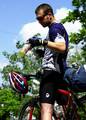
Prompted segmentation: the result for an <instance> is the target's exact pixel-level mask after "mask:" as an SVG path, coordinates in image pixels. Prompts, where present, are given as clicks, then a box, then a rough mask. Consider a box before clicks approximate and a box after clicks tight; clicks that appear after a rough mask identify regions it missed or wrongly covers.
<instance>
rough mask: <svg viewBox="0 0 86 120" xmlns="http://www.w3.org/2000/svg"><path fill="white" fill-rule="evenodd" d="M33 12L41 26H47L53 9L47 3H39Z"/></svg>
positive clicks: (50, 21)
mask: <svg viewBox="0 0 86 120" xmlns="http://www.w3.org/2000/svg"><path fill="white" fill-rule="evenodd" d="M35 14H36V19H37V20H38V21H39V23H40V24H41V25H42V26H43V27H47V26H49V25H50V24H51V23H52V21H53V19H54V14H53V9H52V7H51V6H50V5H49V4H45V3H44V4H41V5H39V6H38V7H37V8H36V10H35Z"/></svg>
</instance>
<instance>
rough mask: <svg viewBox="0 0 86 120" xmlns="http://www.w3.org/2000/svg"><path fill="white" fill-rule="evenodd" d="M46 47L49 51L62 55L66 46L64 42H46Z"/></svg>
mask: <svg viewBox="0 0 86 120" xmlns="http://www.w3.org/2000/svg"><path fill="white" fill-rule="evenodd" d="M47 47H48V48H50V49H53V50H55V51H57V52H61V53H63V52H64V51H65V50H66V44H65V42H51V41H48V43H47Z"/></svg>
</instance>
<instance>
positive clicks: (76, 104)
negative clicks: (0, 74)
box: [18, 74, 86, 120]
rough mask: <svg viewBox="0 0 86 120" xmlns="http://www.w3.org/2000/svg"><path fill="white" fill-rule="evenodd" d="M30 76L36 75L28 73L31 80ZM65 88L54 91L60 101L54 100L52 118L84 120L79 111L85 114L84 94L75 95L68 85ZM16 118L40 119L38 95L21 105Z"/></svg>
mask: <svg viewBox="0 0 86 120" xmlns="http://www.w3.org/2000/svg"><path fill="white" fill-rule="evenodd" d="M31 78H37V76H36V75H30V74H29V75H28V80H31ZM66 88H67V89H62V88H61V89H57V91H56V94H59V101H60V102H57V101H58V100H56V101H55V104H54V109H53V115H52V120H85V119H86V118H85V117H83V118H82V117H81V115H80V111H82V112H83V114H84V115H85V113H86V95H83V96H81V95H77V93H75V92H74V91H72V90H71V89H70V87H69V86H67V87H66ZM81 94H82V93H81ZM63 98H64V99H63ZM64 101H65V102H64ZM18 120H40V96H39V95H37V96H35V97H34V96H33V97H32V99H31V100H30V101H28V102H26V103H25V104H24V105H23V107H22V108H21V110H20V114H19V118H18Z"/></svg>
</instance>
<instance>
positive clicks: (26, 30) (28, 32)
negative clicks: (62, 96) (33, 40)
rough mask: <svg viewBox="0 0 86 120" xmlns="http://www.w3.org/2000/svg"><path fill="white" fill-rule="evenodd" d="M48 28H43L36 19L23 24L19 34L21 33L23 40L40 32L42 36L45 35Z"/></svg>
mask: <svg viewBox="0 0 86 120" xmlns="http://www.w3.org/2000/svg"><path fill="white" fill-rule="evenodd" d="M47 31H48V28H43V27H42V26H41V25H40V24H39V23H38V22H37V21H36V22H32V23H27V24H25V25H24V26H23V27H22V29H21V31H20V34H21V35H22V38H23V39H24V40H27V39H28V38H30V37H32V36H33V35H35V34H37V33H40V34H41V36H42V37H44V36H46V35H47Z"/></svg>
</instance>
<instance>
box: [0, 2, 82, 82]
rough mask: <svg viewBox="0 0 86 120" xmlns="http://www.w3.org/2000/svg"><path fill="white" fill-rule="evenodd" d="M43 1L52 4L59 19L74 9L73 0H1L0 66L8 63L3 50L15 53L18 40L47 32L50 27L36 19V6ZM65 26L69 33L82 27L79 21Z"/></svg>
mask: <svg viewBox="0 0 86 120" xmlns="http://www.w3.org/2000/svg"><path fill="white" fill-rule="evenodd" d="M41 3H48V4H50V5H51V6H52V8H53V10H54V14H55V17H56V18H57V19H58V20H59V21H60V19H62V18H64V17H65V16H66V15H67V14H68V11H69V10H73V9H74V8H73V7H72V0H0V68H2V67H3V66H5V65H7V64H8V62H7V60H6V59H5V58H4V57H3V56H2V52H3V51H7V52H9V53H13V52H15V51H17V49H16V42H17V41H18V40H26V39H27V38H29V37H31V36H33V35H34V34H35V33H36V32H41V34H42V36H44V35H45V34H46V33H47V30H48V29H47V28H46V29H44V28H42V26H41V25H39V24H38V22H37V21H36V19H35V13H34V11H35V8H36V7H37V6H38V5H39V4H41ZM64 26H65V27H66V29H67V32H68V33H70V32H71V31H72V30H73V29H74V30H73V32H76V31H78V29H80V28H81V24H80V23H79V22H78V21H76V23H74V24H73V23H66V24H65V25H64ZM0 81H1V77H0Z"/></svg>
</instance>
